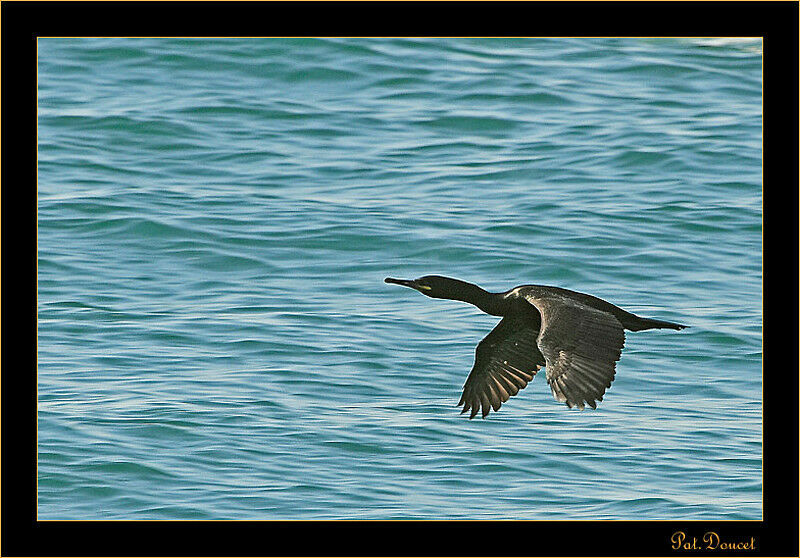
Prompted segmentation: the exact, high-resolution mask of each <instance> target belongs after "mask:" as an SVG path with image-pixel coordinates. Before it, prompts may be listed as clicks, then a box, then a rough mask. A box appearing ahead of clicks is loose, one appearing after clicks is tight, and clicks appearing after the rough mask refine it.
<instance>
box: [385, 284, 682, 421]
mask: <svg viewBox="0 0 800 558" xmlns="http://www.w3.org/2000/svg"><path fill="white" fill-rule="evenodd" d="M385 281H386V283H396V284H398V285H403V286H406V287H411V288H412V289H416V290H418V291H419V292H421V293H422V294H424V295H425V296H429V297H431V298H444V299H450V300H461V301H464V302H469V303H470V304H473V305H475V306H477V307H478V308H479V309H481V310H483V311H484V312H486V313H487V314H490V315H492V316H502V318H503V319H502V320H500V323H498V324H497V326H495V328H494V329H493V330H492V331H491V332H490V333H489V335H487V336H486V337H485V338H484V339H483V340H482V341H481V342H480V343H478V347H477V348H476V349H475V364H474V365H473V366H472V370H471V371H470V373H469V376H468V377H467V381H466V383H465V384H464V392H463V394H462V395H461V400H460V401H459V402H458V405H459V406H461V405H463V406H464V408H463V409H462V411H461V413H462V414H463V413H466V412H467V411H471V412H470V415H469V418H470V419H472V418H474V417H475V415H477V414H478V411H479V410H480V411H481V412H482V413H483V418H486V415H488V414H489V411H490V410H491V409H494V410H495V411H497V410H498V409H499V408H500V405H502V404H503V403H505V402H506V401H508V399H509V398H510V397H512V396H514V395H516V394H517V393H518V392H519V390H521V389H523V388H524V387H525V386H527V385H528V382H530V381H531V380H533V377H534V376H535V375H536V373H537V372H538V371H539V369H540V368H541V367H542V366H544V367H545V375H546V377H547V383H548V384H549V385H550V390H551V391H552V392H553V396H554V397H555V398H556V400H558V401H560V402H562V403H566V405H567V407H570V408H572V407H573V406H574V407H578V408H579V409H581V410H583V409H584V403H585V404H587V405H589V406H590V407H591V408H592V409H596V408H597V401H602V400H603V394H604V393H605V391H606V389H607V388H609V387H611V382H612V381H613V380H614V374H615V373H616V369H615V368H616V362H617V361H618V360H619V357H620V353H621V352H622V347H623V345H624V344H625V331H624V330H626V329H628V330H630V331H642V330H644V329H654V328H670V329H677V330H681V329H683V328H685V327H688V326H685V325H681V324H675V323H672V322H665V321H662V320H654V319H650V318H641V317H639V316H636V315H634V314H631V313H630V312H626V311H625V310H623V309H622V308H619V307H617V306H614V305H613V304H611V303H610V302H606V301H605V300H601V299H599V298H597V297H594V296H592V295H588V294H583V293H578V292H575V291H570V290H568V289H562V288H560V287H547V286H544V285H522V286H519V287H515V288H513V289H511V290H508V291H506V292H502V293H490V292H487V291H485V290H483V289H482V288H480V287H479V286H477V285H473V284H472V283H467V282H465V281H460V280H458V279H451V278H449V277H442V276H439V275H426V276H425V277H420V278H419V279H413V280H410V279H392V278H391V277H387V278H386V279H385Z"/></svg>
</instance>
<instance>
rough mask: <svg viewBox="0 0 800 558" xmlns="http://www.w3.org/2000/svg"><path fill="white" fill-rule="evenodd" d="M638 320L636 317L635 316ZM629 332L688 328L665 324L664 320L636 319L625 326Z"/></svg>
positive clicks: (670, 323)
mask: <svg viewBox="0 0 800 558" xmlns="http://www.w3.org/2000/svg"><path fill="white" fill-rule="evenodd" d="M637 318H638V316H637ZM627 327H628V329H630V330H631V331H642V330H643V329H677V330H681V329H684V328H687V327H689V326H686V325H681V324H676V323H673V322H665V321H664V320H654V319H652V318H638V320H636V321H635V322H633V323H632V324H629V326H627Z"/></svg>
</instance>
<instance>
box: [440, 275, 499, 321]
mask: <svg viewBox="0 0 800 558" xmlns="http://www.w3.org/2000/svg"><path fill="white" fill-rule="evenodd" d="M451 298H452V299H453V300H461V301H463V302H469V303H470V304H473V305H475V306H477V307H478V308H479V309H481V310H482V311H483V312H486V313H487V314H490V315H492V316H504V315H505V314H506V313H507V312H508V301H507V300H506V299H505V298H504V297H503V294H502V293H490V292H488V291H485V290H483V289H482V288H480V287H479V286H478V285H473V284H472V283H466V282H465V283H463V284H462V285H460V288H459V289H458V290H456V291H455V292H454V293H453V294H452V296H451Z"/></svg>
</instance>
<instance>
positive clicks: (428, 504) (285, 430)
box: [38, 39, 762, 519]
mask: <svg viewBox="0 0 800 558" xmlns="http://www.w3.org/2000/svg"><path fill="white" fill-rule="evenodd" d="M38 72H39V73H38V80H39V82H38V83H39V127H38V141H39V152H38V154H39V173H38V179H39V187H38V193H39V194H38V200H39V201H38V223H39V225H38V251H39V252H38V318H39V326H38V365H39V378H38V387H39V409H38V430H39V436H38V451H39V459H38V512H39V518H40V519H162V518H163V519H194V518H197V519H243V518H247V519H338V518H346V519H397V518H402V519H405V518H417V519H451V518H470V519H498V518H518V519H667V518H670V519H676V518H677V519H760V518H761V489H762V475H761V467H762V462H761V450H762V445H761V412H762V405H761V386H762V381H761V339H762V337H761V323H762V312H761V278H762V274H761V218H762V211H761V44H760V41H758V40H754V41H753V40H722V39H708V40H703V39H692V40H688V39H687V40H656V39H650V40H648V39H621V40H609V39H604V40H567V39H559V40H555V39H542V40H505V39H504V40H499V39H495V40H491V39H483V40H475V39H471V40H453V39H451V40H437V39H427V40H419V39H414V40H400V39H361V40H355V39H326V40H310V39H295V40H278V39H265V40H164V39H141V40H123V39H95V40H61V39H40V40H39V71H38ZM430 273H438V274H443V275H450V276H455V277H459V278H462V279H465V280H469V281H472V282H476V283H478V284H480V285H482V286H483V287H485V288H487V289H489V290H495V291H501V290H505V289H508V288H510V287H512V286H515V285H518V284H526V283H538V284H550V285H559V286H562V287H567V288H570V289H574V290H578V291H582V292H589V293H592V294H595V295H597V296H600V297H602V298H605V299H607V300H609V301H612V302H614V303H616V304H618V305H620V306H623V307H624V308H626V309H628V310H630V311H633V312H637V313H640V314H642V315H645V316H651V317H656V318H661V319H667V320H674V321H679V322H682V323H687V324H690V325H691V326H692V327H691V328H690V329H688V330H685V331H682V332H676V331H671V330H659V331H646V332H640V333H629V334H628V337H627V343H626V348H625V351H624V352H623V356H622V359H621V360H620V362H619V363H618V367H617V377H616V380H615V381H614V383H613V385H612V387H611V389H610V390H609V391H608V393H607V395H606V397H605V400H604V401H603V403H602V404H601V405H600V406H599V407H598V409H597V410H596V411H592V410H586V411H584V412H580V411H578V410H575V409H572V410H570V409H567V408H566V407H565V406H564V405H562V404H559V403H557V402H556V401H554V400H553V399H552V396H551V394H550V390H549V389H548V388H547V385H546V382H545V379H544V377H543V376H544V374H543V373H541V374H539V377H538V378H536V379H534V381H533V382H532V383H531V384H530V385H529V386H528V387H527V388H526V389H525V390H524V391H522V392H521V393H520V394H519V395H518V396H517V397H514V398H513V399H512V400H510V401H509V402H508V403H507V404H505V405H504V406H503V408H502V409H501V410H500V412H498V413H492V414H491V415H490V416H489V418H487V419H486V420H480V419H476V420H472V421H470V420H467V419H466V418H465V417H464V416H461V415H459V413H458V409H457V407H456V406H455V404H456V402H457V401H458V399H459V396H460V390H461V387H462V385H463V382H464V379H465V378H466V375H467V373H468V371H469V369H470V367H471V365H472V359H473V357H474V347H475V345H476V344H477V342H478V341H479V340H480V339H481V338H482V337H483V336H484V335H485V334H486V333H487V332H488V331H489V330H490V329H491V328H492V326H493V324H494V323H495V322H496V321H497V319H496V318H492V317H491V316H487V315H484V314H481V313H480V312H479V311H477V310H476V309H475V308H474V307H471V306H468V305H464V304H462V303H458V302H453V301H441V300H431V299H428V298H425V297H422V296H420V295H419V294H418V293H415V292H413V291H410V290H407V289H401V288H400V287H396V286H392V285H386V284H384V283H383V282H382V280H383V278H384V277H385V276H388V275H390V276H395V277H417V276H420V275H425V274H430Z"/></svg>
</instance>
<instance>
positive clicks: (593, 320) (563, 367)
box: [523, 291, 625, 409]
mask: <svg viewBox="0 0 800 558" xmlns="http://www.w3.org/2000/svg"><path fill="white" fill-rule="evenodd" d="M523 296H525V298H526V299H527V300H528V302H530V303H531V304H532V305H533V306H535V307H536V309H537V310H539V313H540V314H541V317H542V323H541V327H540V330H539V335H538V337H537V344H538V346H539V350H540V351H541V354H542V355H543V356H544V359H545V368H546V377H547V383H548V384H549V385H550V390H551V391H552V392H553V397H555V399H556V400H558V401H560V402H562V403H565V404H566V405H567V406H568V407H578V408H579V409H583V408H584V406H585V405H587V404H588V405H589V406H590V407H592V408H593V409H594V408H596V406H597V403H596V402H597V401H602V400H603V394H604V393H605V391H606V389H608V388H609V387H611V382H612V381H613V380H614V375H615V374H616V362H617V361H618V360H619V357H620V355H621V352H622V348H623V346H624V345H625V331H624V328H623V327H622V324H621V323H620V322H619V320H618V319H617V318H616V317H614V315H613V314H611V313H609V312H605V311H603V310H599V309H597V308H592V307H590V306H587V305H586V304H584V303H583V302H581V301H580V300H576V299H573V298H569V297H566V296H562V295H559V294H557V293H541V292H537V291H532V292H529V293H527V294H524V295H523Z"/></svg>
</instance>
